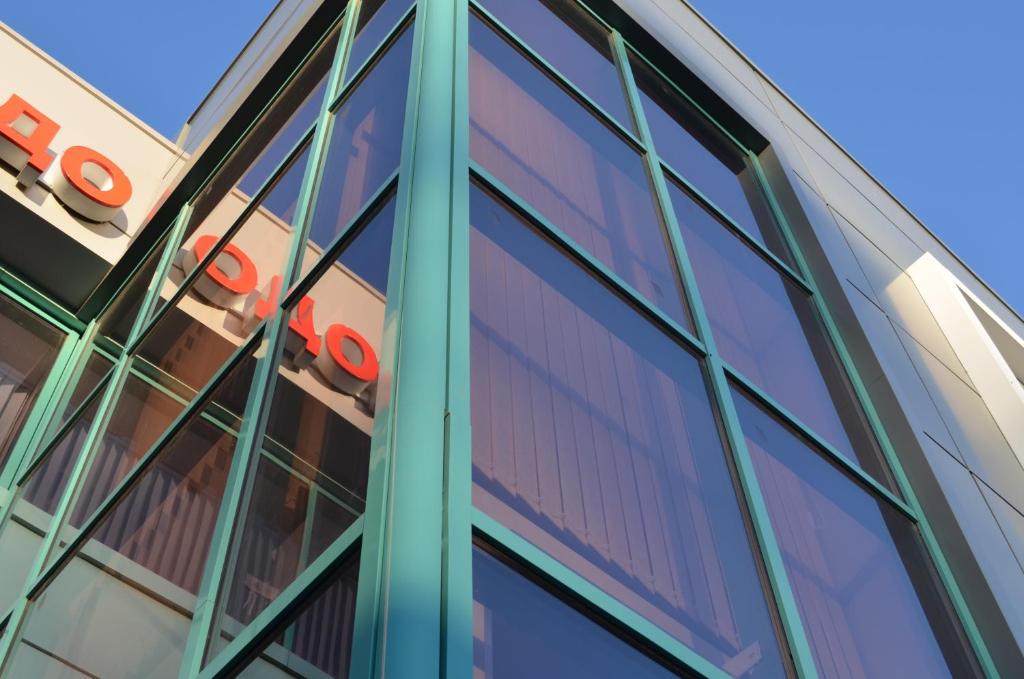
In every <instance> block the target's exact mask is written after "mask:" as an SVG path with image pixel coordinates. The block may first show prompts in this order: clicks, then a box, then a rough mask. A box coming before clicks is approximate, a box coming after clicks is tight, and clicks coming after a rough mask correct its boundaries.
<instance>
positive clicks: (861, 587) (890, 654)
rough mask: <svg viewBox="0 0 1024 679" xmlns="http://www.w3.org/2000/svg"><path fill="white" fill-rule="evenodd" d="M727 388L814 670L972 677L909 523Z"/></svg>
mask: <svg viewBox="0 0 1024 679" xmlns="http://www.w3.org/2000/svg"><path fill="white" fill-rule="evenodd" d="M733 395H734V399H735V401H736V407H737V410H738V411H739V417H740V421H741V423H742V426H743V431H744V434H745V435H746V440H747V447H748V448H749V449H750V454H751V457H752V458H753V461H754V468H755V470H756V473H757V479H758V481H759V483H760V485H761V490H762V492H763V493H764V498H765V503H766V504H767V505H768V513H769V516H770V517H771V521H772V525H773V526H774V528H775V535H776V536H777V539H778V542H779V547H780V549H781V550H782V557H783V561H784V563H785V565H786V572H787V574H788V575H789V581H790V584H791V585H792V587H793V593H794V594H795V596H796V601H797V607H798V608H799V611H800V617H801V619H802V620H803V624H804V629H805V631H806V634H807V639H808V641H809V642H810V644H811V650H812V652H813V653H814V659H815V663H816V665H817V667H818V673H819V674H820V675H821V676H822V677H823V678H825V679H840V678H846V677H851V678H852V677H858V678H860V677H871V678H872V679H875V678H877V679H886V678H889V677H891V678H892V679H906V678H907V677H928V678H929V679H937V678H938V677H971V676H978V674H977V670H976V668H975V666H974V663H973V662H972V660H971V659H970V658H969V657H968V655H967V652H966V650H965V646H964V641H963V639H962V638H961V635H960V634H959V630H958V629H957V628H956V627H955V625H954V623H953V622H952V620H951V618H950V611H949V608H948V606H947V604H946V601H945V599H944V597H943V595H941V594H940V593H939V586H938V583H937V576H936V575H935V574H934V572H933V568H932V567H931V564H930V563H929V562H928V559H927V557H926V556H925V555H924V553H923V548H922V545H921V540H920V538H919V536H918V534H917V531H916V529H915V528H914V526H913V525H912V524H911V523H910V522H909V521H908V520H907V519H906V517H904V516H903V515H902V514H900V513H899V512H897V511H896V510H895V509H894V508H892V507H891V506H890V505H889V504H888V503H886V502H885V501H882V500H878V499H875V498H874V497H872V496H871V495H870V494H869V493H868V492H867V491H866V490H865V489H864V488H862V487H861V486H859V485H858V484H857V483H856V482H854V481H853V480H852V479H850V478H849V477H847V476H846V475H844V474H843V473H842V472H841V471H839V470H838V469H837V468H836V467H834V466H833V465H832V464H830V463H829V462H827V461H826V460H825V459H824V458H823V457H821V455H819V454H818V453H817V451H815V450H814V449H812V448H811V447H810V446H809V445H808V444H807V443H805V442H804V441H803V440H802V439H800V438H798V437H797V436H796V435H795V434H794V433H793V432H792V431H790V430H789V429H788V428H787V427H785V426H784V425H782V424H781V423H780V422H778V421H777V420H776V419H774V418H773V417H771V416H770V415H768V413H766V412H765V411H764V410H763V409H761V408H760V407H758V406H757V405H755V404H754V403H753V402H752V401H751V400H749V399H748V398H747V397H746V396H745V395H744V394H742V393H741V392H739V391H738V390H736V389H734V390H733Z"/></svg>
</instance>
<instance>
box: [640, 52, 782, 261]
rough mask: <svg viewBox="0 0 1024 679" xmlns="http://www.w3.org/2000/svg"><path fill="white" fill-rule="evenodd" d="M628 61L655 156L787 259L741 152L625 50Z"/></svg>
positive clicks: (756, 184) (655, 74)
mask: <svg viewBox="0 0 1024 679" xmlns="http://www.w3.org/2000/svg"><path fill="white" fill-rule="evenodd" d="M629 62H630V65H631V66H632V67H633V73H634V75H635V76H636V84H637V89H639V91H640V101H641V102H642V105H643V109H644V115H645V116H646V118H647V124H648V126H649V127H650V129H651V135H652V136H653V137H654V147H655V149H656V150H657V151H658V156H659V157H660V158H661V159H662V160H663V161H664V162H666V163H667V164H668V165H669V166H671V167H672V169H674V170H675V171H676V172H678V173H680V174H681V175H682V176H683V177H685V178H686V179H687V180H688V181H689V182H691V183H692V184H693V185H694V186H696V187H697V189H698V190H699V191H700V192H701V193H703V194H704V195H705V196H707V197H708V198H709V199H710V200H711V202H713V203H714V204H715V205H717V206H718V208H719V209H720V210H722V211H724V212H725V213H726V214H727V215H729V217H731V218H732V219H733V220H734V221H735V222H736V223H737V224H739V225H740V226H742V227H743V228H744V229H746V230H747V232H749V233H750V235H752V236H753V237H754V238H756V239H758V240H760V241H761V243H763V244H764V245H766V246H767V247H768V248H770V249H771V250H772V251H773V252H774V253H775V254H777V255H779V256H780V257H782V258H784V259H786V258H788V256H789V255H788V249H787V247H786V245H785V244H784V242H783V240H782V235H781V234H780V232H779V228H778V226H777V225H776V223H775V220H774V218H773V217H772V216H771V212H770V211H769V209H768V205H767V203H766V202H765V199H764V196H763V195H762V194H761V190H760V188H759V185H758V180H757V177H756V175H755V173H754V170H753V169H752V167H751V166H750V163H749V161H748V160H747V158H746V156H745V155H744V154H743V152H742V151H741V150H740V149H739V148H737V146H736V145H735V144H734V143H733V142H732V141H731V140H729V139H728V138H726V136H725V135H724V134H722V132H721V131H720V130H719V129H718V128H717V127H715V126H714V125H713V124H712V123H711V122H710V121H709V120H708V119H707V117H706V116H705V115H704V114H703V113H701V112H700V111H698V110H697V109H696V108H694V106H693V105H692V104H691V103H690V102H689V101H688V100H687V99H686V98H685V97H682V96H681V95H679V93H678V92H677V91H676V90H675V89H674V88H673V87H672V86H671V85H669V84H668V83H666V82H665V81H664V80H662V78H661V76H659V75H658V74H657V73H655V72H654V70H653V69H651V67H650V66H648V65H647V63H646V62H645V61H643V60H642V59H640V58H638V57H637V56H636V55H635V54H632V53H631V54H630V58H629Z"/></svg>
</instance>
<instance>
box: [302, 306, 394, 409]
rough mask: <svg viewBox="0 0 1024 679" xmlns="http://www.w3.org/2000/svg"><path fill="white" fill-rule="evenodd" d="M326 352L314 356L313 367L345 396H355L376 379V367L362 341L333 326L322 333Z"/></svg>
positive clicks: (346, 329)
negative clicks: (314, 364) (314, 365)
mask: <svg viewBox="0 0 1024 679" xmlns="http://www.w3.org/2000/svg"><path fill="white" fill-rule="evenodd" d="M324 345H325V346H326V347H327V351H326V352H321V354H320V355H319V356H317V357H316V361H315V363H316V366H317V369H319V371H320V374H322V375H323V376H324V377H325V378H327V381H328V382H330V383H331V384H332V385H334V386H335V387H336V388H338V389H340V390H341V391H343V392H345V393H346V394H352V395H353V396H356V395H358V394H359V393H360V392H361V391H363V389H365V388H366V387H367V386H369V385H370V383H371V382H373V381H374V380H375V379H377V373H378V372H379V371H380V364H379V363H378V362H377V354H376V353H374V351H373V347H371V346H370V343H369V342H367V341H366V338H365V337H363V336H362V335H360V334H359V333H358V332H356V331H355V330H353V329H352V328H349V327H348V326H344V325H342V324H340V323H335V324H334V325H332V326H331V327H329V328H327V332H325V333H324Z"/></svg>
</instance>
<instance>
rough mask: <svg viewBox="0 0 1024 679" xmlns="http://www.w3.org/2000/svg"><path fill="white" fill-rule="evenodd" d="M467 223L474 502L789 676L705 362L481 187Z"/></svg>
mask: <svg viewBox="0 0 1024 679" xmlns="http://www.w3.org/2000/svg"><path fill="white" fill-rule="evenodd" d="M470 220H471V224H472V225H473V229H472V231H471V239H470V247H471V250H470V262H471V264H470V266H471V269H470V270H471V279H470V280H471V294H470V305H471V315H470V323H471V345H470V347H471V352H472V354H471V360H472V383H471V390H472V404H473V405H472V431H473V479H474V491H473V502H474V504H475V505H476V506H477V507H479V508H480V509H482V510H484V511H485V512H487V513H488V514H489V515H490V516H492V517H493V518H495V519H497V520H498V521H500V522H501V523H502V524H504V525H505V526H507V527H508V528H510V529H512V530H514V531H515V532H516V533H518V534H520V535H522V536H523V537H524V538H526V539H528V540H530V541H531V542H533V543H534V544H535V545H537V546H538V547H540V548H541V549H544V550H545V551H547V552H548V553H549V554H551V555H552V556H553V557H554V558H555V559H557V560H558V561H560V562H562V563H563V564H565V565H566V566H568V567H570V568H572V569H573V570H575V571H576V572H578V573H579V574H580V575H582V576H583V577H585V578H587V579H588V580H590V581H591V582H593V583H594V584H595V585H597V586H598V587H601V588H602V589H604V590H605V591H606V592H608V593H609V594H611V595H612V596H614V597H616V598H617V599H619V600H620V601H622V602H623V603H625V604H626V605H628V606H629V607H630V608H632V609H634V610H636V611H637V612H639V613H640V614H642V615H644V616H645V617H647V618H648V619H650V620H651V621H653V622H654V623H655V624H657V625H658V626H660V627H661V628H663V629H664V630H666V631H667V632H668V633H669V634H672V635H673V636H674V637H676V638H677V639H679V640H680V641H681V642H683V643H685V644H687V645H688V646H690V647H692V648H694V649H695V650H696V651H697V652H699V653H700V654H702V655H703V656H704V657H706V658H708V659H709V660H710V661H711V662H713V663H716V664H718V665H719V666H720V667H722V668H724V669H726V670H727V671H730V672H734V673H735V674H736V676H741V675H742V676H746V677H753V678H762V677H779V676H783V675H784V674H785V673H784V670H783V664H782V660H781V658H780V653H779V647H778V642H777V639H776V635H775V631H774V628H773V625H772V621H771V617H770V614H769V609H768V604H767V602H766V599H765V595H764V592H763V591H762V589H761V585H760V578H759V575H758V568H757V566H756V564H755V561H754V556H753V552H752V550H751V547H750V544H749V542H748V531H747V527H746V525H745V521H744V518H743V516H742V514H741V509H740V507H739V503H738V501H737V498H736V493H735V487H734V484H733V480H732V477H731V474H730V470H729V467H728V463H727V461H726V458H725V454H724V451H723V447H722V441H721V440H720V438H719V433H718V426H717V423H716V418H715V415H714V413H713V412H712V409H711V405H710V403H709V399H708V393H707V387H706V385H705V381H704V376H703V374H702V371H701V369H700V366H699V365H698V362H697V360H696V359H695V358H694V357H693V356H691V355H690V354H689V353H688V352H686V351H685V350H684V349H683V348H682V347H680V346H679V345H678V344H676V343H675V342H673V341H672V340H670V339H669V338H668V336H666V335H665V334H663V333H662V332H660V331H659V330H658V329H656V328H655V326H654V325H653V324H651V323H650V322H649V321H648V320H646V319H645V318H644V317H643V316H641V315H640V314H639V313H637V312H636V311H634V310H633V309H632V308H631V307H630V306H629V305H628V304H626V303H625V302H623V301H622V300H621V299H619V298H618V297H616V296H615V295H614V294H613V293H611V292H610V291H609V290H608V289H607V288H605V287H604V286H602V285H601V284H600V283H598V282H597V281H596V280H595V279H594V278H592V277H591V276H590V275H588V274H587V273H586V272H585V271H584V270H583V269H581V268H580V267H579V266H577V265H575V264H573V263H572V262H571V261H570V260H569V259H568V258H567V257H565V256H563V255H562V254H560V253H559V252H558V251H557V250H556V249H555V248H554V247H553V246H552V245H551V244H550V243H548V242H546V241H545V240H544V239H542V238H541V237H539V236H538V235H536V234H535V233H534V232H533V231H532V230H531V229H529V228H528V227H526V226H525V225H523V224H522V223H521V222H520V221H519V220H518V219H517V218H515V217H514V216H512V215H511V214H510V213H509V212H508V211H506V210H505V209H504V208H502V207H500V206H499V205H498V204H497V203H495V202H494V200H493V199H492V198H490V197H488V196H487V195H485V194H484V193H483V192H482V191H481V190H480V189H474V190H473V192H472V194H471V208H470ZM748 670H749V674H742V673H743V672H745V671H748Z"/></svg>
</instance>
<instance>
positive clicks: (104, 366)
mask: <svg viewBox="0 0 1024 679" xmlns="http://www.w3.org/2000/svg"><path fill="white" fill-rule="evenodd" d="M112 367H113V363H111V362H110V359H109V358H107V357H106V356H104V355H103V354H101V353H100V352H98V351H93V352H92V353H91V354H89V358H87V359H86V361H85V366H84V367H83V368H82V374H81V375H80V376H79V378H78V382H76V383H75V387H74V389H73V391H72V392H71V397H70V398H69V399H68V404H67V406H65V408H64V412H63V413H61V416H60V422H59V423H60V424H64V423H65V422H67V421H68V418H69V417H71V415H73V414H74V412H75V411H76V410H77V409H78V408H79V406H81V405H82V403H83V402H84V401H85V399H86V397H87V396H89V394H91V393H92V390H93V389H95V388H96V385H97V384H99V383H100V380H102V379H103V378H104V377H106V376H107V373H109V372H110V369H111V368H112Z"/></svg>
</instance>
